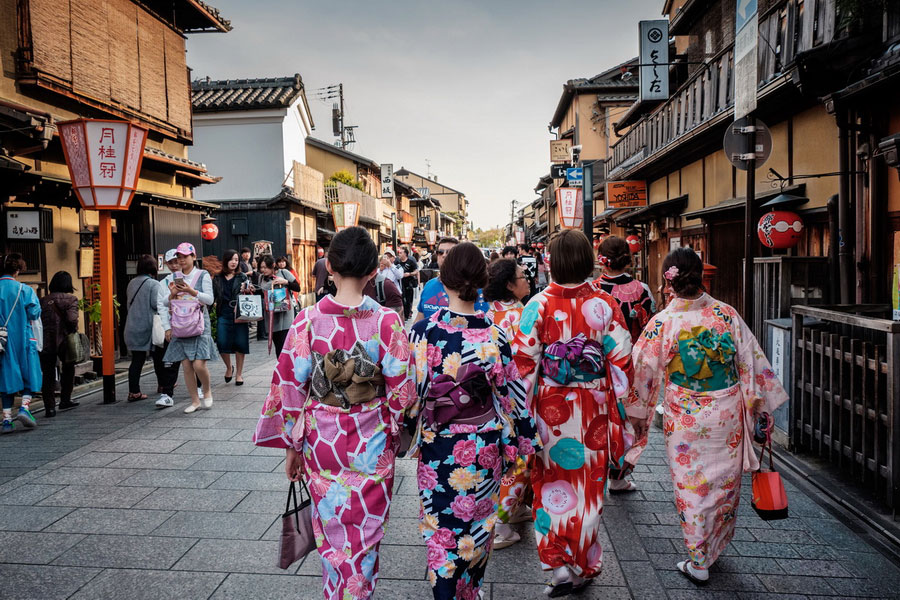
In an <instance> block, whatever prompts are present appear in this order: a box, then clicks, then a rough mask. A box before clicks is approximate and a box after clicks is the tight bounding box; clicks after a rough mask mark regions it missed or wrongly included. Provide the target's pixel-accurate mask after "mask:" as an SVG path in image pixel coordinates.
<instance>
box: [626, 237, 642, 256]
mask: <svg viewBox="0 0 900 600" xmlns="http://www.w3.org/2000/svg"><path fill="white" fill-rule="evenodd" d="M625 243H627V244H628V249H629V250H631V253H632V254H637V253H638V252H640V251H641V238H640V237H639V236H637V235H634V234H633V233H632V234H631V235H629V236H628V237H627V238H625Z"/></svg>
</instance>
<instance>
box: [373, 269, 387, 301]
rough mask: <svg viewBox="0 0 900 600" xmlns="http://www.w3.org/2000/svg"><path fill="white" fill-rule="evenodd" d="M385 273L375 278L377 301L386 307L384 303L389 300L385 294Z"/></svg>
mask: <svg viewBox="0 0 900 600" xmlns="http://www.w3.org/2000/svg"><path fill="white" fill-rule="evenodd" d="M384 280H385V275H384V273H383V272H382V273H379V274H378V275H376V276H375V300H377V301H378V304H380V305H382V306H384V301H385V299H386V298H387V296H385V294H384Z"/></svg>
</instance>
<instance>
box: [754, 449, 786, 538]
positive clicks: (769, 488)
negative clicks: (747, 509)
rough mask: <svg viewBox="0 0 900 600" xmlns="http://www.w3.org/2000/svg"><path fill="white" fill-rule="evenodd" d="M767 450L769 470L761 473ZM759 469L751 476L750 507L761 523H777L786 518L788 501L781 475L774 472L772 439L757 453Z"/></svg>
mask: <svg viewBox="0 0 900 600" xmlns="http://www.w3.org/2000/svg"><path fill="white" fill-rule="evenodd" d="M767 448H768V450H769V470H768V471H763V470H762V464H763V456H764V455H765V452H766V449H767ZM759 464H760V468H759V470H758V471H755V472H754V473H753V474H752V475H751V480H752V483H753V498H752V500H751V506H753V510H755V511H756V514H758V515H759V518H760V519H762V520H763V521H777V520H779V519H787V518H788V499H787V492H786V491H785V489H784V482H783V481H782V480H781V474H779V473H778V471H776V470H775V462H774V460H773V458H772V438H771V437H768V438H767V440H766V443H765V444H763V447H762V451H761V452H760V453H759Z"/></svg>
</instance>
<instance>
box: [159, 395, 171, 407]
mask: <svg viewBox="0 0 900 600" xmlns="http://www.w3.org/2000/svg"><path fill="white" fill-rule="evenodd" d="M156 406H157V407H159V408H171V407H173V406H175V401H174V400H172V396H170V395H168V394H161V395H160V396H159V400H157V401H156Z"/></svg>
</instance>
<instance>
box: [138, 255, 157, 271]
mask: <svg viewBox="0 0 900 600" xmlns="http://www.w3.org/2000/svg"><path fill="white" fill-rule="evenodd" d="M156 267H157V264H156V259H155V258H153V257H152V256H150V255H149V254H141V255H140V256H139V257H138V260H137V274H138V275H149V276H150V277H156V273H157V271H158V269H157V268H156Z"/></svg>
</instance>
